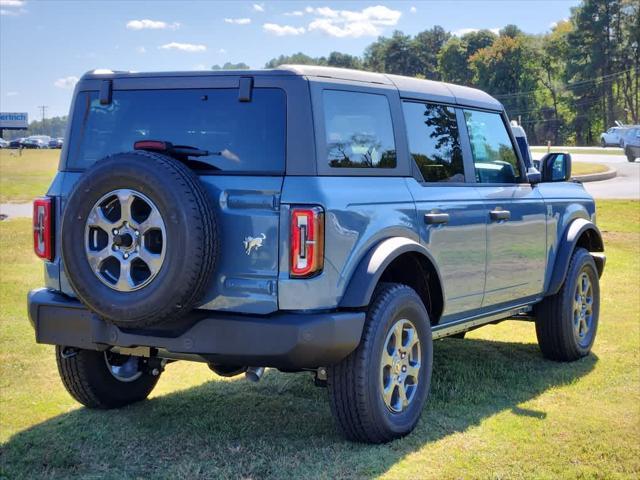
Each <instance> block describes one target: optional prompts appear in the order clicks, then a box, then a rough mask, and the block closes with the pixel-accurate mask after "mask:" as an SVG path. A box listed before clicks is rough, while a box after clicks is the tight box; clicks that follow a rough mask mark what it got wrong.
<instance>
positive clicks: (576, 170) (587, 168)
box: [571, 162, 609, 176]
mask: <svg viewBox="0 0 640 480" xmlns="http://www.w3.org/2000/svg"><path fill="white" fill-rule="evenodd" d="M607 170H609V167H607V166H606V165H601V164H599V163H588V162H571V175H573V176H575V175H587V174H590V173H601V172H606V171H607Z"/></svg>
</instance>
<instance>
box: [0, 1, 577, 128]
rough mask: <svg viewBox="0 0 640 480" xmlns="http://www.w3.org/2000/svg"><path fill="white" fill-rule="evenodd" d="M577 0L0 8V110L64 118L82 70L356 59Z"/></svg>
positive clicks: (533, 21) (548, 12)
mask: <svg viewBox="0 0 640 480" xmlns="http://www.w3.org/2000/svg"><path fill="white" fill-rule="evenodd" d="M578 3H579V2H578V1H577V0H548V1H543V0H538V1H533V0H517V1H515V0H514V1H507V0H502V1H499V0H494V1H482V0H459V1H430V0H423V1H386V2H383V1H374V2H352V1H326V2H306V1H294V0H288V1H272V2H270V1H262V2H253V1H248V2H244V1H233V2H232V1H205V0H199V1H189V0H186V1H169V0H164V1H155V2H152V1H125V0H111V1H103V0H100V1H99V0H85V1H81V0H66V1H57V0H0V14H1V15H0V110H1V111H5V112H7V111H8V112H14V111H15V112H24V111H26V112H28V113H29V119H30V120H32V119H34V118H37V119H40V113H39V110H38V108H37V107H38V105H47V106H48V107H49V109H48V111H47V116H56V115H65V114H67V113H68V109H69V102H70V100H71V94H72V92H73V85H74V83H75V81H77V78H78V77H80V76H82V74H83V73H84V72H86V71H87V70H92V69H94V68H110V69H118V70H136V71H158V70H194V69H208V68H210V67H211V65H213V64H220V65H221V64H223V63H224V62H227V61H230V62H234V63H235V62H245V63H247V64H249V65H250V66H251V67H255V68H260V67H262V66H264V64H265V62H267V61H268V60H269V59H271V58H273V57H275V56H278V55H280V54H291V53H295V52H298V51H302V52H304V53H307V54H309V55H312V56H319V55H327V54H328V53H329V52H331V51H333V50H339V51H342V52H346V53H351V54H361V53H362V51H363V49H364V48H365V47H366V46H367V45H368V44H369V43H371V42H372V41H374V40H375V39H376V38H377V36H378V35H390V34H391V33H392V32H393V31H394V30H402V31H404V32H405V33H410V34H415V33H417V32H420V31H422V30H425V29H428V28H430V27H432V26H434V25H441V26H443V27H444V28H445V29H446V30H450V31H452V32H457V33H458V34H462V33H464V32H466V31H468V30H469V29H481V28H489V29H497V28H500V27H502V26H504V25H506V24H508V23H515V24H516V25H518V26H519V27H520V28H522V29H523V30H524V31H526V32H529V33H543V32H545V31H548V30H549V29H550V27H551V25H552V23H553V22H556V21H558V20H561V19H564V18H567V17H568V16H569V13H570V8H571V7H572V6H575V5H577V4H578Z"/></svg>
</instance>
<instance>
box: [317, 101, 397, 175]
mask: <svg viewBox="0 0 640 480" xmlns="http://www.w3.org/2000/svg"><path fill="white" fill-rule="evenodd" d="M323 103H324V125H325V131H326V142H327V152H328V159H327V162H328V163H329V166H330V167H333V168H394V167H395V166H396V145H395V141H394V137H393V126H392V123H391V111H390V109H389V102H388V101H387V97H385V96H384V95H377V94H373V93H360V92H346V91H340V90H325V91H324V92H323Z"/></svg>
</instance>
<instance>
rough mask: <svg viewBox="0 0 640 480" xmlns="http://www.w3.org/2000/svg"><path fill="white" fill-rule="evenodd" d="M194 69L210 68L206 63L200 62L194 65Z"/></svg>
mask: <svg viewBox="0 0 640 480" xmlns="http://www.w3.org/2000/svg"><path fill="white" fill-rule="evenodd" d="M193 69H194V70H209V69H208V68H207V66H206V65H205V64H204V63H198V64H197V65H194V66H193Z"/></svg>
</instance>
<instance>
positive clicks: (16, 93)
mask: <svg viewBox="0 0 640 480" xmlns="http://www.w3.org/2000/svg"><path fill="white" fill-rule="evenodd" d="M18 95H20V94H19V93H18V92H7V97H16V96H18Z"/></svg>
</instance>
